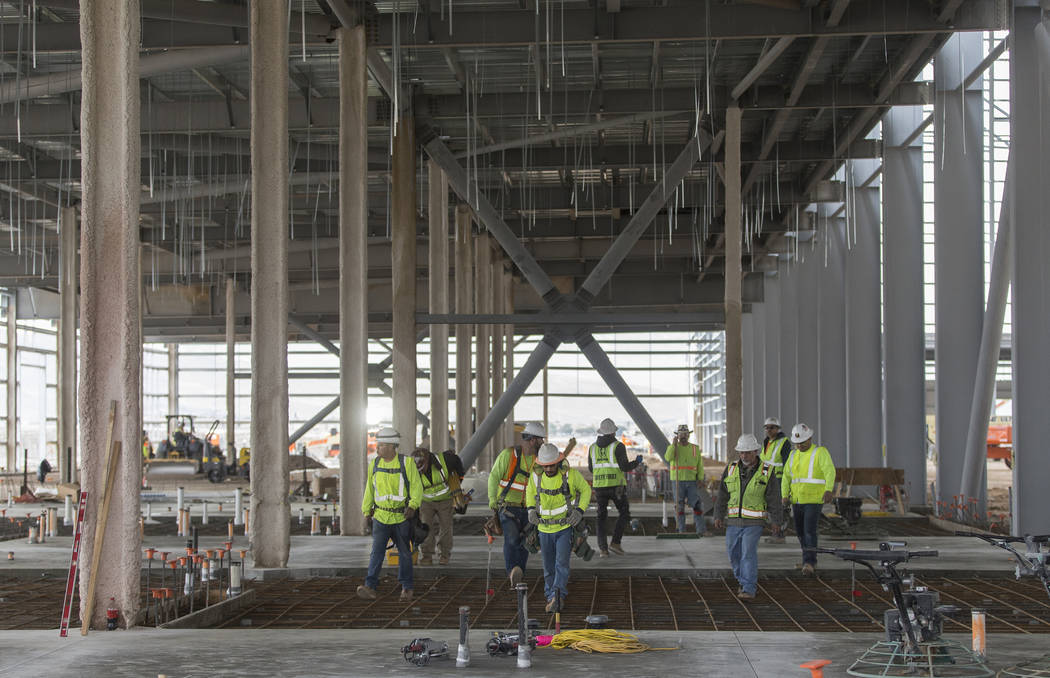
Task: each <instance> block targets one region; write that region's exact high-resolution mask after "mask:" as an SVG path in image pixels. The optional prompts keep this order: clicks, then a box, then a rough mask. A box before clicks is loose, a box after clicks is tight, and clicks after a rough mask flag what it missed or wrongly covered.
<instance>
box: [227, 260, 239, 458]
mask: <svg viewBox="0 0 1050 678" xmlns="http://www.w3.org/2000/svg"><path fill="white" fill-rule="evenodd" d="M236 301H237V283H236V282H235V281H234V279H233V278H226V451H227V452H228V453H229V456H228V457H227V458H226V461H227V462H232V461H236V460H237V443H236V441H235V440H234V436H235V435H236V434H235V433H234V431H235V429H236V426H237V378H236V370H237V337H236V335H235V334H234V332H235V331H236V322H235V320H236V318H237V315H236Z"/></svg>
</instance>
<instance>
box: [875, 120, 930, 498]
mask: <svg viewBox="0 0 1050 678" xmlns="http://www.w3.org/2000/svg"><path fill="white" fill-rule="evenodd" d="M922 121H923V116H922V109H921V108H919V107H917V106H909V107H895V108H891V109H890V110H889V112H888V113H887V114H886V117H885V118H884V119H883V122H882V135H883V140H884V149H883V159H882V214H883V219H884V227H883V235H882V248H883V254H882V271H883V272H882V297H883V306H882V313H883V321H882V322H883V333H884V334H883V350H884V351H885V356H884V361H885V375H884V379H885V381H884V388H883V401H884V407H885V413H884V417H885V432H884V440H885V441H886V465H887V466H889V467H890V468H900V469H904V479H905V482H906V483H907V494H908V499H909V501H910V502H911V503H912V504H925V503H926V501H927V498H926V416H925V415H926V370H925V365H926V359H925V349H926V330H925V328H924V325H923V294H920V293H919V292H918V291H919V290H922V289H924V288H923V233H922V230H923V214H922V135H918V136H917V137H916V138H915V139H913V140H912V141H910V142H907V143H906V141H907V139H908V137H909V136H911V134H912V131H913V130H915V129H916V128H917V127H918V126H919V125H920V124H922Z"/></svg>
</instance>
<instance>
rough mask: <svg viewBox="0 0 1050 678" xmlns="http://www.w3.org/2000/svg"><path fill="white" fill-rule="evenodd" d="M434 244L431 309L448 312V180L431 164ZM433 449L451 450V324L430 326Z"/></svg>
mask: <svg viewBox="0 0 1050 678" xmlns="http://www.w3.org/2000/svg"><path fill="white" fill-rule="evenodd" d="M427 177H428V180H429V183H430V186H429V190H428V203H429V219H430V245H429V249H428V254H429V265H428V266H427V271H428V273H429V284H428V285H427V289H428V293H429V297H430V299H429V306H430V312H431V313H448V180H446V179H445V173H444V172H442V171H441V168H440V167H438V164H437V163H436V162H434V161H433V160H430V161H428V162H427ZM430 449H431V450H433V451H435V452H440V451H443V450H447V449H448V325H442V324H437V325H431V326H430Z"/></svg>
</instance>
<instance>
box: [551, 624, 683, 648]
mask: <svg viewBox="0 0 1050 678" xmlns="http://www.w3.org/2000/svg"><path fill="white" fill-rule="evenodd" d="M550 646H551V647H552V648H554V649H555V650H564V649H565V648H567V647H568V648H572V649H573V650H578V651H580V652H587V653H588V654H589V653H591V652H602V653H618V654H634V653H636V652H645V651H646V650H676V649H678V648H674V647H650V646H649V645H646V644H645V643H643V642H642V641H640V640H638V636H634V635H631V634H630V633H620V632H619V631H614V630H613V629H577V630H575V631H562V632H561V633H559V634H558V635H556V636H554V637H553V638H551V644H550Z"/></svg>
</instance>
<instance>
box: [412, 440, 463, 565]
mask: <svg viewBox="0 0 1050 678" xmlns="http://www.w3.org/2000/svg"><path fill="white" fill-rule="evenodd" d="M412 456H413V458H415V461H416V468H417V469H418V470H419V478H420V480H421V481H422V482H423V503H422V505H420V507H419V519H420V520H422V521H423V522H424V523H426V524H427V525H429V526H430V532H429V533H428V534H427V538H426V539H425V540H423V543H422V544H421V545H420V547H419V556H420V558H419V564H420V565H433V564H434V543H435V542H437V545H438V548H439V549H440V550H441V556H440V557H439V558H438V563H439V564H441V565H448V561H449V558H450V557H451V556H452V509H453V506H452V486H451V483H450V478H451V477H452V476H455V477H456V478H457V479H459V480H462V479H463V476H465V475H466V474H467V472H466V471H465V470H464V469H463V462H462V461H461V460H460V458H459V455H457V454H455V453H453V452H452V451H451V450H449V451H446V452H442V453H441V454H440V455H438V454H434V453H432V452H431V451H430V450H428V449H427V448H425V447H419V448H416V450H415V451H414V452H412ZM439 529H440V532H441V536H440V537H438V535H437V533H438V531H439Z"/></svg>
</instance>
